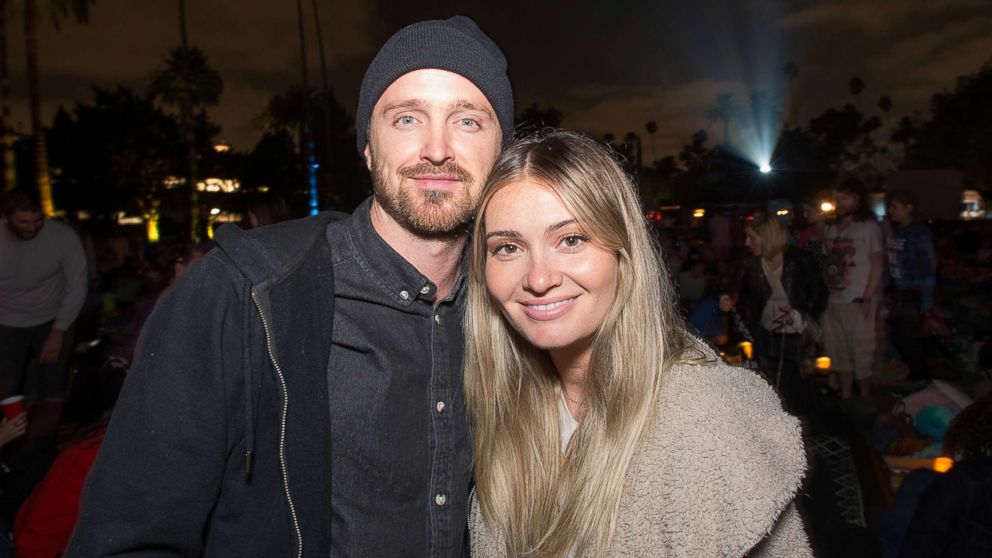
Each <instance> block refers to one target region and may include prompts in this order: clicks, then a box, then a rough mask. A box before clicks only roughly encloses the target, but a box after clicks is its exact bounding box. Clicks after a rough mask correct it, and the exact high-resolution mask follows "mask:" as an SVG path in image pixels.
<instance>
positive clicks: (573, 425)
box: [558, 392, 579, 453]
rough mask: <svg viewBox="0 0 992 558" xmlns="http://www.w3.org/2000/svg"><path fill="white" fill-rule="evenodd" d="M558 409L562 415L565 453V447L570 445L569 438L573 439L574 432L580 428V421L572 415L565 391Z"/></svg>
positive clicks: (562, 438) (562, 442) (562, 435)
mask: <svg viewBox="0 0 992 558" xmlns="http://www.w3.org/2000/svg"><path fill="white" fill-rule="evenodd" d="M558 403H559V405H558V410H559V414H560V415H561V426H560V428H559V429H560V430H561V452H562V453H565V448H567V447H568V442H569V440H571V439H572V434H575V431H576V430H577V429H578V428H579V423H578V421H576V420H575V418H573V417H572V413H571V412H570V411H569V410H568V403H566V402H565V393H564V392H562V394H561V401H559V402H558Z"/></svg>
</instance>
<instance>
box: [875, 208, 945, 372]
mask: <svg viewBox="0 0 992 558" xmlns="http://www.w3.org/2000/svg"><path fill="white" fill-rule="evenodd" d="M888 202H889V205H888V214H889V220H890V221H891V222H892V226H893V229H892V234H891V235H890V236H888V238H886V243H885V244H886V254H887V256H888V257H887V259H888V264H889V267H888V270H889V290H888V295H889V301H890V311H889V325H890V326H891V331H892V344H893V346H895V348H896V350H898V351H899V356H901V357H902V359H903V362H905V363H906V364H907V365H908V366H909V369H910V371H911V373H912V375H913V376H914V377H915V378H917V379H923V378H928V377H929V376H930V373H929V367H928V366H927V361H928V360H929V359H928V358H927V350H926V349H927V343H926V341H925V335H924V333H923V321H924V319H925V318H926V317H927V316H929V314H930V311H931V310H933V300H934V286H935V285H936V283H937V256H936V253H935V252H934V247H933V237H931V236H930V229H928V228H927V226H926V224H924V223H920V222H918V221H916V220H914V219H913V206H914V205H915V201H914V197H913V195H912V194H911V193H910V192H906V191H896V192H891V193H890V194H889V196H888Z"/></svg>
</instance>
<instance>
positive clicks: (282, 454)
mask: <svg viewBox="0 0 992 558" xmlns="http://www.w3.org/2000/svg"><path fill="white" fill-rule="evenodd" d="M251 300H252V302H254V303H255V309H256V310H258V316H259V317H260V318H261V319H262V329H263V330H265V349H266V351H267V352H268V354H269V361H270V362H271V363H272V367H273V368H275V370H276V375H277V376H278V377H279V384H280V386H281V387H282V401H283V402H282V419H281V420H280V423H279V467H280V468H281V469H282V488H283V492H284V493H285V494H286V502H287V503H288V504H289V515H290V516H291V517H292V519H293V529H294V530H295V531H296V540H297V547H296V556H297V558H302V557H303V531H302V530H301V529H300V521H299V518H298V517H297V515H296V504H294V503H293V495H292V494H290V492H289V474H288V473H287V468H286V416H287V413H288V412H289V391H288V390H287V389H286V377H285V376H283V374H282V368H280V367H279V363H278V362H276V357H275V356H274V355H273V354H272V335H271V333H270V331H269V320H268V319H266V317H265V312H264V311H262V304H261V303H260V302H259V300H258V293H256V292H255V289H254V288H253V289H252V290H251ZM249 388H250V386H249Z"/></svg>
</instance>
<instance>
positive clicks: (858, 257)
mask: <svg viewBox="0 0 992 558" xmlns="http://www.w3.org/2000/svg"><path fill="white" fill-rule="evenodd" d="M823 247H824V250H825V252H826V255H827V261H826V263H825V264H824V265H823V276H824V279H825V280H826V282H827V288H829V289H830V302H831V303H833V304H843V303H849V302H854V299H856V298H860V297H863V296H864V294H865V287H867V286H868V275H869V273H870V272H871V255H872V254H873V253H875V252H881V251H882V250H883V248H882V229H881V228H879V226H878V223H876V222H875V221H870V220H869V221H855V222H853V223H851V224H850V225H848V226H847V228H846V229H844V230H843V231H841V230H840V229H839V228H838V227H837V225H830V226H829V227H827V232H826V236H825V237H824V243H823Z"/></svg>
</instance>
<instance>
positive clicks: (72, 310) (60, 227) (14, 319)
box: [0, 219, 87, 331]
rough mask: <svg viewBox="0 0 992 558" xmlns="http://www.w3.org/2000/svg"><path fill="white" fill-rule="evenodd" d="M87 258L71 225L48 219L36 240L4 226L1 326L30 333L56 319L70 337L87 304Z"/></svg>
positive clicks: (0, 261) (1, 235) (0, 266)
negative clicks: (18, 235)
mask: <svg viewBox="0 0 992 558" xmlns="http://www.w3.org/2000/svg"><path fill="white" fill-rule="evenodd" d="M86 288H87V276H86V256H85V254H84V253H83V245H82V243H81V242H80V241H79V235H77V234H76V231H74V230H72V228H71V227H69V226H68V225H65V224H62V223H59V222H58V221H52V220H49V219H45V225H44V226H43V227H42V228H41V230H40V231H38V235H37V236H35V237H34V238H32V239H31V240H16V239H14V238H12V235H11V234H10V231H9V230H7V224H6V222H3V223H0V325H5V326H8V327H31V326H36V325H40V324H43V323H45V322H47V321H49V320H51V319H53V318H54V319H55V324H54V325H53V327H55V328H56V329H61V330H63V331H65V330H66V329H68V327H69V326H70V325H71V324H72V322H73V321H75V319H76V316H78V315H79V310H80V309H81V308H82V307H83V302H84V301H85V300H86Z"/></svg>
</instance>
